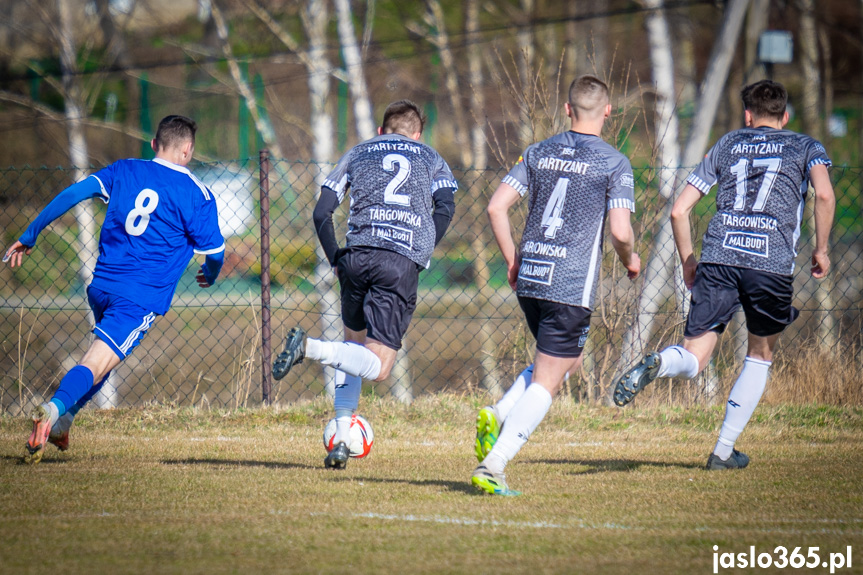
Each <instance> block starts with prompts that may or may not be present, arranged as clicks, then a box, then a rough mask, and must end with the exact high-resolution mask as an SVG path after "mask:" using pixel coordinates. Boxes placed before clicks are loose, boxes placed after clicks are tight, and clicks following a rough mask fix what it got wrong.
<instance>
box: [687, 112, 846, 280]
mask: <svg viewBox="0 0 863 575" xmlns="http://www.w3.org/2000/svg"><path fill="white" fill-rule="evenodd" d="M817 164H823V165H826V166H829V165H830V159H829V158H828V157H827V152H826V151H825V150H824V146H822V145H821V144H820V143H819V142H818V141H817V140H814V139H813V138H810V137H809V136H806V135H804V134H798V133H796V132H792V131H790V130H777V129H775V128H769V127H760V128H744V129H742V130H736V131H734V132H730V133H728V134H726V135H725V136H723V137H722V138H720V140H719V141H718V142H717V143H716V145H714V146H713V148H711V149H710V151H709V152H708V153H707V156H705V157H704V160H703V161H702V162H701V164H700V165H699V166H698V167H697V168H696V169H695V171H693V172H692V174H690V176H689V178H687V180H686V181H687V182H688V183H690V184H692V185H693V186H695V187H696V188H698V190H699V191H700V192H701V193H702V194H705V195H707V194H708V193H709V192H710V188H711V187H713V185H714V184H718V188H717V191H716V215H714V216H713V219H711V220H710V224H709V225H708V226H707V232H706V233H705V234H704V241H703V243H702V246H701V261H703V262H709V263H714V264H723V265H727V266H736V267H743V268H749V269H753V270H761V271H766V272H770V273H775V274H780V275H786V276H787V275H791V274H792V273H793V272H794V257H795V256H796V255H797V240H798V239H800V223H801V220H802V219H803V205H804V202H805V201H806V191H807V189H808V187H809V170H810V169H811V168H812V166H814V165H817Z"/></svg>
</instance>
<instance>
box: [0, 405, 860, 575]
mask: <svg viewBox="0 0 863 575" xmlns="http://www.w3.org/2000/svg"><path fill="white" fill-rule="evenodd" d="M480 401H481V400H480V399H478V398H474V397H465V396H458V397H455V396H452V395H437V396H424V397H423V398H421V399H418V400H416V401H415V402H414V403H413V404H412V405H411V406H409V407H408V406H402V405H399V404H395V403H391V402H388V401H385V400H380V399H374V398H368V397H363V400H362V403H361V406H360V407H361V409H360V411H361V412H362V413H363V414H364V415H365V416H366V417H367V418H368V419H369V420H370V421H371V423H372V425H373V426H374V430H375V446H374V449H373V450H372V454H371V455H370V456H369V457H368V458H366V459H364V460H352V461H351V462H350V463H349V465H348V468H347V469H346V470H345V471H328V470H325V469H323V466H322V460H323V457H324V455H325V453H324V451H323V447H322V445H321V439H320V434H321V430H322V428H323V425H324V423H325V421H326V420H327V419H328V417H329V416H328V409H327V408H328V404H327V402H326V401H324V400H316V401H314V402H311V403H302V404H298V405H293V406H290V407H282V408H269V409H256V410H240V411H231V412H218V411H199V410H194V409H190V408H172V407H164V406H162V407H151V408H142V409H124V410H117V411H113V412H97V411H85V412H82V413H81V414H80V415H79V419H78V422H77V424H76V427H75V428H74V429H73V438H72V448H71V449H70V450H69V451H68V452H65V453H60V452H58V451H57V450H56V449H54V448H53V446H50V448H49V451H48V452H47V455H46V460H45V461H43V463H41V464H40V465H38V466H36V467H29V466H25V465H22V464H20V463H19V461H20V456H21V455H22V453H23V444H24V442H25V440H26V436H27V434H28V433H29V427H30V426H29V423H28V422H27V421H26V420H24V419H22V418H13V417H9V416H0V541H2V543H0V573H4V574H5V573H42V574H44V573H57V574H63V575H66V574H73V573H206V574H211V573H494V574H497V573H531V574H535V573H626V574H630V573H711V572H713V561H714V551H713V546H714V545H718V546H719V551H720V553H721V552H735V553H742V552H747V553H748V551H749V547H750V546H755V549H756V553H760V552H771V553H772V552H773V550H774V548H776V547H777V546H780V545H782V546H785V547H787V548H788V552H789V554H790V553H791V551H792V550H793V548H794V547H798V546H799V547H802V551H801V552H802V553H803V554H804V555H805V554H806V553H807V552H808V548H809V547H815V546H817V547H819V548H820V550H819V551H818V553H819V554H820V556H821V557H822V558H823V559H824V560H826V559H827V555H828V553H831V552H843V553H844V552H846V549H847V547H848V546H851V547H852V550H853V555H852V568H851V569H848V568H847V567H846V568H843V569H839V570H837V571H836V572H837V573H852V572H856V573H863V409H860V408H829V407H769V406H762V407H761V408H759V410H758V411H757V412H756V415H755V418H754V419H753V422H752V423H751V424H750V426H749V428H748V429H747V430H746V432H745V433H744V435H743V436H742V437H741V440H740V442H739V447H740V448H741V449H742V450H743V451H745V452H747V453H748V454H749V455H750V456H751V458H752V463H751V464H750V467H749V468H748V469H746V470H743V471H726V472H707V471H704V470H702V469H701V467H702V466H703V464H704V462H705V460H706V458H707V455H708V453H709V451H710V450H711V448H712V446H713V443H714V441H715V433H716V430H717V429H718V427H719V424H720V423H721V418H722V408H721V407H717V408H690V409H685V410H684V409H677V408H652V409H642V410H639V409H637V408H636V409H632V408H629V409H626V410H617V409H608V408H596V407H593V408H589V407H584V406H578V405H574V404H569V403H566V402H565V401H563V400H558V401H557V402H556V403H555V405H554V406H553V407H552V411H551V413H550V414H549V416H548V417H547V418H546V420H545V422H544V423H543V424H542V425H541V426H540V428H539V429H538V430H537V432H536V433H535V434H534V436H533V438H532V439H531V441H530V442H529V443H528V445H527V446H526V447H525V448H524V449H523V450H522V452H521V454H520V455H519V456H518V458H517V459H516V460H515V461H513V462H512V463H511V465H510V466H509V468H508V480H509V482H510V485H511V486H512V487H513V488H515V489H520V490H523V491H524V495H522V496H521V497H517V498H493V497H490V496H485V495H481V494H479V493H477V492H474V491H473V490H472V488H471V487H470V486H469V483H468V478H469V476H470V473H471V471H472V470H473V468H474V466H475V465H476V461H475V459H474V458H473V455H472V441H473V433H474V430H473V418H474V417H475V411H476V409H477V408H478V407H480V406H481V403H480ZM774 556H775V557H778V554H775V555H774ZM771 571H776V570H775V569H773V570H772V569H754V570H753V569H749V570H742V571H733V570H728V572H752V573H766V572H771ZM797 571H798V570H795V569H791V568H786V569H785V570H784V572H797ZM800 571H803V572H808V573H827V572H829V570H828V569H827V568H823V567H820V566H819V567H818V568H815V569H806V568H803V569H801V570H800ZM720 572H724V570H721V569H720Z"/></svg>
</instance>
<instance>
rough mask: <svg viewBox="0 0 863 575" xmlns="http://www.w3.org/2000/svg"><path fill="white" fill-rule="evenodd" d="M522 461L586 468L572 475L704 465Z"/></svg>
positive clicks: (633, 461)
mask: <svg viewBox="0 0 863 575" xmlns="http://www.w3.org/2000/svg"><path fill="white" fill-rule="evenodd" d="M524 463H544V464H546V465H577V466H584V467H587V468H588V469H584V470H582V471H573V472H572V475H592V474H594V473H607V472H612V471H635V470H636V469H638V468H640V467H659V468H663V469H667V468H670V467H680V468H682V469H703V468H704V465H699V464H696V463H680V462H673V461H644V460H639V459H530V460H526V461H525V462H524Z"/></svg>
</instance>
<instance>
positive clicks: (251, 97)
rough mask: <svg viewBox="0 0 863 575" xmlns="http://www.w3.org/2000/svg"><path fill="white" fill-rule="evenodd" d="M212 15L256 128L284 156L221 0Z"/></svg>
mask: <svg viewBox="0 0 863 575" xmlns="http://www.w3.org/2000/svg"><path fill="white" fill-rule="evenodd" d="M58 1H60V0H58ZM210 15H211V17H212V19H213V22H214V23H215V25H216V32H217V33H218V36H219V44H220V47H221V51H222V54H223V55H224V57H225V63H226V64H227V66H228V72H229V73H230V74H231V79H232V80H233V81H234V85H235V86H236V88H237V91H238V92H239V93H240V95H241V96H242V97H243V101H244V102H245V103H246V108H247V109H248V110H249V115H250V116H251V117H252V121H254V123H255V128H256V129H257V130H258V133H259V134H260V135H261V139H263V140H264V143H265V144H266V145H267V147H268V148H269V149H270V155H271V156H272V157H275V158H284V157H285V155H284V154H283V153H282V147H281V145H279V140H278V138H277V137H276V131H275V129H273V124H272V123H271V122H270V120H269V118H267V117H266V116H265V115H264V114H261V113H260V111H261V107H260V106H259V105H258V100H257V97H256V96H255V92H254V90H252V87H251V86H250V85H249V81H248V80H247V79H246V78H245V77H243V73H242V71H241V70H240V65H239V63H238V62H237V58H236V56H234V50H233V49H232V48H231V43H230V40H229V38H228V24H227V22H226V21H225V16H224V14H223V12H222V9H221V8H220V7H219V2H215V1H213V2H212V4H211V5H210Z"/></svg>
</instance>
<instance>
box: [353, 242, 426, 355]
mask: <svg viewBox="0 0 863 575" xmlns="http://www.w3.org/2000/svg"><path fill="white" fill-rule="evenodd" d="M336 268H337V271H338V276H339V284H340V286H341V292H342V321H343V322H344V324H345V327H347V328H348V329H352V330H354V331H362V330H364V329H367V330H368V332H366V336H367V337H370V338H372V339H374V340H377V341H379V342H381V343H382V344H384V345H385V346H387V347H389V348H392V349H401V347H402V338H403V337H404V336H405V332H407V330H408V326H409V325H410V323H411V318H412V317H413V313H414V310H415V309H416V307H417V284H418V282H419V268H418V267H417V264H415V263H414V262H412V261H411V260H409V259H408V258H406V257H404V256H403V255H401V254H397V253H395V252H391V251H389V250H381V249H376V248H365V247H357V248H350V249H348V250H344V252H343V253H342V254H340V256H339V259H338V260H336Z"/></svg>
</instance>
